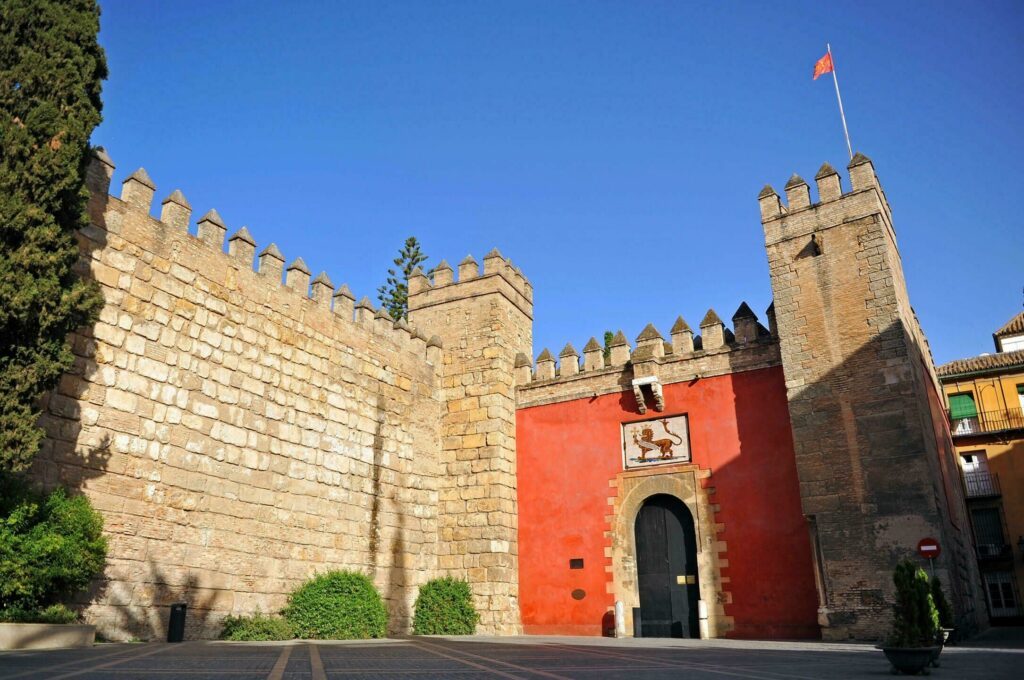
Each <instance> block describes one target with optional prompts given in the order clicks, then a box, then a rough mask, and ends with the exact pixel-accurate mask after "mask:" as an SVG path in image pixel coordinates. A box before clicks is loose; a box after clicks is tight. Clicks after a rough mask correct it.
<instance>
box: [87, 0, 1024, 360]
mask: <svg viewBox="0 0 1024 680" xmlns="http://www.w3.org/2000/svg"><path fill="white" fill-rule="evenodd" d="M101 5H102V8H103V16H102V20H101V21H102V31H101V34H100V40H101V42H102V44H103V46H104V47H105V48H106V51H107V59H108V62H109V66H110V78H109V80H108V81H107V82H106V84H105V86H104V102H105V108H104V122H103V124H102V125H101V126H100V127H99V128H98V129H97V130H96V132H95V134H94V138H93V139H94V143H96V144H101V145H103V146H105V147H107V149H108V151H109V153H110V155H111V156H112V158H113V159H114V162H115V163H116V164H117V166H118V168H117V171H116V174H115V178H114V186H115V187H117V186H119V184H120V181H121V180H122V179H123V178H124V177H126V176H127V175H128V174H130V173H131V172H132V171H133V170H135V169H136V168H137V167H139V166H144V167H145V168H146V169H147V171H148V172H149V174H150V176H151V177H152V178H153V180H154V181H155V182H156V184H157V199H158V200H157V201H155V202H156V203H159V199H161V198H163V197H164V196H166V195H167V194H169V193H170V192H171V191H172V190H173V189H175V188H180V189H182V190H183V191H184V193H185V195H186V196H187V197H188V199H189V201H190V202H191V204H192V206H193V210H194V213H193V214H194V216H195V217H198V216H199V215H201V214H202V213H203V212H205V211H206V210H208V209H209V208H211V207H212V208H216V209H217V210H218V211H219V212H220V214H221V215H222V216H223V218H224V220H225V222H227V224H228V228H229V233H231V232H233V231H234V230H235V229H237V228H238V227H240V226H242V225H247V226H248V227H249V229H250V231H251V232H252V233H253V235H254V236H255V239H256V241H257V243H258V244H259V245H258V247H259V248H262V247H263V246H265V245H266V244H268V243H270V242H271V241H273V242H276V243H277V244H278V246H279V247H280V249H281V250H282V252H283V253H284V254H285V257H286V258H287V259H288V261H289V262H290V261H291V260H292V259H294V258H295V257H297V256H301V257H302V258H303V259H304V260H305V261H306V262H307V263H308V265H309V267H310V268H311V269H312V270H313V272H314V274H315V273H316V272H319V271H320V270H326V271H327V273H328V274H329V276H330V277H331V279H332V280H333V281H334V283H335V284H336V285H339V284H341V283H342V282H347V283H348V284H349V286H350V287H351V288H352V290H353V292H354V293H355V294H356V295H357V297H361V296H363V295H367V296H369V297H370V298H371V299H372V300H374V302H376V289H377V287H378V286H379V285H380V284H381V283H383V281H384V277H385V272H386V270H387V268H388V266H390V265H391V258H393V257H394V255H395V253H396V252H397V250H398V248H399V246H400V245H401V243H402V241H403V240H404V239H405V237H406V236H409V235H415V236H417V237H418V238H419V239H420V241H421V242H422V243H423V246H424V250H425V251H426V252H427V253H428V254H429V255H430V256H431V262H430V263H431V264H436V263H437V262H438V261H439V260H440V259H441V258H445V259H447V260H448V261H449V262H451V263H453V264H455V263H456V262H458V261H459V260H460V259H462V258H463V257H464V256H465V255H466V254H467V253H473V254H474V255H476V256H477V257H478V258H480V257H481V256H482V255H483V254H484V253H486V252H487V251H488V250H490V249H491V248H492V247H495V246H497V247H498V248H499V249H500V250H501V251H502V253H503V254H505V255H506V256H508V257H510V258H512V260H513V261H514V262H515V263H516V264H517V265H518V266H520V267H521V268H522V269H523V271H524V272H525V273H526V275H527V277H528V278H530V280H531V281H532V283H533V285H534V289H535V326H534V355H535V356H536V354H538V353H540V351H541V350H542V349H543V348H544V347H549V348H550V349H551V350H552V351H553V352H555V353H557V352H558V350H560V349H561V348H562V346H563V345H564V344H565V343H566V342H567V341H571V342H572V343H573V344H574V345H575V346H576V348H577V349H578V350H579V349H582V346H583V344H584V343H586V341H587V339H588V338H589V337H590V336H591V335H595V336H598V338H600V336H601V333H602V332H603V331H604V330H606V329H611V330H618V329H622V330H623V331H624V332H625V333H626V335H627V337H629V338H630V339H631V340H632V339H633V338H635V337H636V335H637V334H638V333H639V332H640V330H641V329H642V328H643V327H644V325H645V324H647V323H648V322H653V323H654V324H655V325H656V326H657V327H658V329H659V330H661V331H662V333H663V334H666V336H667V333H668V329H669V327H670V326H671V325H672V322H673V321H674V320H675V318H676V316H677V315H679V314H682V315H683V316H684V317H685V318H686V319H687V321H689V322H690V324H691V325H693V326H696V325H697V323H699V322H700V320H701V318H702V317H703V315H704V314H705V312H706V311H707V309H708V308H709V307H713V308H714V309H715V310H716V311H717V312H718V313H719V315H720V316H721V317H723V318H725V319H728V318H731V316H732V314H733V312H734V311H735V310H736V308H737V307H738V306H739V304H740V302H741V301H744V300H746V301H747V302H748V303H749V304H750V305H751V307H752V308H753V309H754V310H755V311H756V312H757V313H758V314H760V315H761V316H762V317H763V310H764V309H765V308H766V307H767V306H768V303H769V302H770V301H771V288H770V283H769V280H768V267H767V259H766V256H765V253H764V240H763V235H762V232H761V227H760V221H759V213H758V207H757V200H756V196H757V193H758V192H759V191H760V189H761V187H762V186H763V185H764V184H765V183H766V182H768V183H772V184H773V185H774V186H775V187H776V188H777V189H778V190H779V191H780V192H781V189H782V186H783V185H784V184H785V182H786V180H787V178H788V177H789V175H790V174H791V173H793V172H798V173H800V174H801V175H802V176H804V177H805V178H807V179H808V181H810V179H811V178H812V177H813V176H814V174H815V172H816V171H817V169H818V167H819V166H820V165H821V163H822V162H823V161H826V160H827V161H829V162H831V163H832V164H833V165H835V166H836V167H837V168H841V171H842V173H843V176H844V182H845V181H846V172H845V165H846V162H847V160H848V156H847V153H846V147H845V143H844V141H843V137H842V128H841V125H840V121H839V116H838V111H837V107H836V101H835V93H834V90H833V86H832V82H831V79H819V80H818V81H816V82H812V80H811V70H812V67H813V64H814V62H815V61H816V60H817V59H818V58H819V57H820V56H821V55H822V53H823V52H824V48H825V42H826V41H831V43H832V49H833V53H834V56H835V61H836V66H837V69H838V75H839V81H840V86H841V88H842V91H843V102H844V105H845V107H846V114H847V119H848V122H849V125H850V135H851V137H852V139H853V145H854V149H855V150H861V151H863V152H864V153H866V154H867V155H868V156H870V157H871V158H872V159H873V160H874V162H875V167H876V170H877V172H878V174H879V176H880V177H881V180H882V183H883V186H884V188H885V190H886V194H887V195H888V197H889V201H890V203H891V205H892V209H893V216H894V221H895V225H896V230H897V238H898V240H899V245H900V248H901V252H902V255H903V261H904V268H905V271H906V276H907V281H908V285H909V288H910V295H911V300H912V302H913V304H914V306H915V308H916V310H917V312H918V315H919V316H920V318H921V322H922V324H923V325H924V328H925V331H926V333H927V334H928V336H929V339H930V342H931V345H932V349H933V352H934V354H935V359H936V361H938V362H943V361H947V360H950V359H953V358H956V357H960V356H968V355H973V354H977V353H980V352H984V351H992V340H991V333H992V331H994V330H995V329H996V328H997V327H999V326H1000V325H1002V324H1003V323H1004V322H1005V321H1006V320H1007V319H1008V318H1010V316H1012V315H1013V314H1015V313H1017V312H1018V311H1020V310H1021V307H1022V303H1024V294H1022V288H1024V218H1022V215H1024V212H1022V206H1021V203H1022V202H1024V192H1022V186H1024V124H1022V120H1024V118H1022V112H1024V76H1022V75H1021V74H1022V71H1024V69H1022V68H1021V67H1022V66H1024V40H1022V38H1024V4H1022V3H1020V2H985V3H976V2H963V3H948V2H930V3H923V2H898V3H893V2H856V3H836V2H822V1H820V0H818V1H817V2H810V3H796V2H787V3H754V2H735V3H725V2H721V3H719V2H714V3H683V2H562V1H548V2H507V3H506V2H407V3H403V2H380V1H375V2H347V3H341V2H298V1H296V2H288V3H278V2H227V1H218V2H180V1H179V2H164V3H154V2H138V1H137V0H116V1H115V0H110V1H106V2H101ZM116 190H117V189H115V191H116ZM193 229H194V227H193Z"/></svg>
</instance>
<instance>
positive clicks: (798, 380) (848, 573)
mask: <svg viewBox="0 0 1024 680" xmlns="http://www.w3.org/2000/svg"><path fill="white" fill-rule="evenodd" d="M850 172H851V176H852V180H853V191H851V192H850V193H847V194H843V195H839V194H838V191H839V178H838V175H837V174H836V173H835V171H834V170H833V169H832V168H831V166H822V170H821V171H819V173H818V177H817V178H816V179H817V180H818V182H819V191H820V192H821V193H822V201H821V202H820V203H817V204H814V205H811V204H810V203H809V200H808V198H807V195H808V191H807V185H806V183H805V182H804V181H803V180H801V179H800V178H799V177H798V176H794V177H793V178H792V179H791V180H790V181H789V182H788V183H787V185H786V194H787V197H788V199H789V205H788V206H786V207H783V206H781V204H780V203H779V199H778V197H777V196H776V195H775V194H774V192H770V193H769V192H767V191H765V192H762V194H761V196H760V197H759V200H760V202H761V213H762V218H763V220H762V221H763V227H764V234H765V243H766V247H767V250H768V262H769V268H770V273H771V280H772V292H773V293H774V303H773V305H772V307H771V308H769V325H770V327H771V329H772V330H771V334H774V333H775V332H777V333H778V337H779V339H780V344H781V350H782V364H783V369H784V371H785V376H786V387H787V391H788V399H789V406H790V418H791V423H792V428H793V438H794V444H795V450H796V461H797V469H798V472H799V477H800V491H801V500H802V503H803V509H804V513H805V514H806V515H807V517H808V520H809V526H810V527H811V531H812V540H814V541H815V542H816V546H815V552H816V554H817V555H818V556H820V560H819V561H818V564H817V565H816V567H817V575H818V586H819V599H820V602H821V609H820V611H819V620H820V622H821V623H822V625H823V628H822V634H823V636H824V637H825V638H826V639H833V640H835V639H846V638H851V637H852V638H860V639H871V638H878V637H881V636H882V635H884V634H885V633H886V632H887V630H888V628H889V626H890V623H891V604H890V603H891V602H892V593H893V585H892V570H893V567H894V566H895V564H896V562H897V561H898V560H900V559H902V558H905V557H910V556H911V555H913V554H914V550H915V547H916V545H917V542H918V541H919V540H920V539H921V538H924V537H926V536H927V537H932V538H936V539H938V540H939V541H940V542H941V544H942V546H943V553H942V557H941V558H940V559H939V560H936V564H935V570H936V573H937V574H938V575H939V576H940V577H941V578H942V581H943V583H944V584H947V585H948V587H949V588H950V590H951V591H952V593H953V600H954V606H955V608H956V609H957V611H958V613H959V614H960V615H961V616H963V617H964V618H963V619H962V620H963V621H964V622H968V621H972V622H973V621H974V620H975V619H976V618H977V617H978V616H979V615H980V612H981V611H984V604H983V600H982V599H981V598H980V594H979V593H978V592H977V586H976V584H977V583H978V582H979V578H978V576H977V574H976V572H975V561H974V558H973V555H972V554H971V549H970V544H971V538H970V534H969V531H970V530H969V528H968V524H967V518H966V516H965V510H964V507H963V501H962V498H961V495H960V494H959V493H958V492H957V491H956V490H954V488H953V486H952V485H956V484H958V471H957V466H956V463H955V462H954V459H953V448H952V442H951V441H950V439H949V435H948V430H947V429H946V428H945V426H944V424H943V423H944V420H945V416H944V414H943V413H942V410H941V402H940V401H939V398H938V394H939V393H940V391H939V389H938V387H937V384H936V380H935V375H934V368H933V365H932V361H931V357H930V356H929V354H928V352H927V349H926V347H927V345H926V342H925V340H924V335H923V333H922V331H921V328H920V326H919V325H918V323H917V319H916V318H915V316H914V314H913V312H912V309H911V307H910V302H909V298H908V296H907V288H906V283H905V282H904V278H903V272H902V266H901V262H900V254H899V251H898V249H897V246H896V237H895V232H894V231H893V225H892V217H891V214H890V211H889V205H888V203H887V202H886V199H885V195H884V194H883V193H882V191H881V190H880V187H879V185H878V180H877V177H876V176H875V174H874V169H873V166H872V164H871V162H870V160H868V159H867V158H866V157H864V156H862V155H860V154H858V155H857V156H855V157H854V159H853V161H852V162H851V164H850ZM701 330H702V331H705V333H706V330H705V329H704V327H703V324H702V329H701ZM736 335H737V341H740V342H742V341H744V340H745V338H744V339H743V340H741V338H740V337H739V336H740V333H739V332H737V334H736ZM705 346H708V341H707V340H706V339H705ZM943 433H945V434H944V435H943Z"/></svg>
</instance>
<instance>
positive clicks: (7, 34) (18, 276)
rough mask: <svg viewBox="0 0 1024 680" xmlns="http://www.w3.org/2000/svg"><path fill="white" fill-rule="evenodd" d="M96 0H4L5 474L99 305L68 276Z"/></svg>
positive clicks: (28, 440)
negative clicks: (76, 336)
mask: <svg viewBox="0 0 1024 680" xmlns="http://www.w3.org/2000/svg"><path fill="white" fill-rule="evenodd" d="M99 14H100V11H99V7H98V6H97V4H96V2H95V0H4V1H3V2H0V142H2V145H3V147H2V151H3V153H2V156H0V470H9V471H10V470H14V471H17V470H21V469H24V468H26V467H27V466H28V465H29V463H30V461H31V459H32V457H33V456H34V455H35V453H36V451H37V450H38V448H39V442H40V440H41V438H42V433H41V431H40V430H39V428H37V427H36V424H35V423H36V420H37V418H38V411H37V407H36V404H37V401H38V399H39V397H40V395H41V394H42V393H43V392H44V391H46V390H48V389H50V388H52V387H53V386H54V385H56V383H57V381H58V379H59V378H60V376H61V374H62V373H64V372H65V371H66V370H67V369H68V368H69V367H70V366H71V363H72V359H73V357H72V354H71V349H70V345H69V342H68V334H69V333H70V332H71V331H73V330H75V329H76V328H79V327H81V326H83V325H85V324H87V323H89V322H90V321H91V320H92V319H93V318H94V315H95V314H96V312H97V311H98V310H99V307H100V305H101V303H102V298H101V297H100V295H99V293H98V290H97V288H96V287H95V286H94V285H90V284H87V283H85V282H83V281H82V280H80V279H79V278H78V277H77V276H76V274H75V273H74V272H73V271H72V266H73V265H74V264H75V262H76V260H77V259H78V256H79V253H78V246H77V245H76V242H75V237H74V232H75V231H76V230H77V229H79V228H81V227H85V226H87V225H88V216H87V213H86V203H87V200H88V192H87V191H86V190H85V172H86V167H87V165H88V162H89V137H90V135H91V134H92V131H93V128H95V127H96V125H98V124H99V122H100V109H101V103H100V89H101V81H102V80H103V79H104V78H105V77H106V75H107V66H106V60H105V57H104V54H103V49H102V48H101V47H100V46H99V43H98V42H97V39H96V35H97V33H98V32H99Z"/></svg>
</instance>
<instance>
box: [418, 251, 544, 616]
mask: <svg viewBox="0 0 1024 680" xmlns="http://www.w3.org/2000/svg"><path fill="white" fill-rule="evenodd" d="M409 319H410V321H411V322H412V323H414V324H416V325H419V326H423V327H427V328H434V329H438V332H439V333H440V334H441V338H442V339H443V342H444V352H443V359H442V367H441V380H442V390H443V392H442V401H443V407H442V415H441V428H442V431H441V434H442V440H441V452H440V468H441V476H440V484H439V495H440V503H441V508H440V511H439V519H438V523H439V525H438V531H439V532H440V537H441V541H440V543H439V545H438V558H437V559H438V570H439V572H441V573H443V574H449V575H452V576H455V577H457V578H466V579H468V580H469V582H470V585H471V587H472V590H473V594H474V597H475V600H476V604H477V608H478V610H479V611H480V614H481V621H480V627H479V630H480V631H481V632H487V633H498V634H514V633H519V632H521V631H522V626H521V623H520V618H519V586H518V584H519V561H518V554H519V550H518V532H517V529H518V509H517V505H516V401H515V376H514V370H515V363H516V357H517V355H519V354H529V353H530V352H531V348H532V322H533V291H532V288H531V286H530V284H529V282H528V281H526V279H525V278H524V277H523V276H522V274H521V273H520V272H519V271H518V270H517V269H515V268H514V267H513V266H512V264H511V263H510V262H509V261H508V260H506V259H505V258H504V257H502V256H501V254H500V253H499V252H498V251H497V250H494V251H492V252H490V253H488V255H487V256H486V257H484V270H483V274H479V268H478V266H477V263H476V261H475V260H473V259H472V258H466V259H465V260H463V261H462V263H461V264H460V266H459V280H458V281H457V282H456V281H455V280H454V278H453V272H452V270H451V268H450V267H447V265H445V264H444V263H442V264H441V265H440V266H438V267H437V269H436V270H435V274H434V281H433V284H431V282H430V281H429V280H428V279H427V277H426V276H424V275H423V274H422V272H416V273H414V275H413V276H412V277H411V278H410V280H409Z"/></svg>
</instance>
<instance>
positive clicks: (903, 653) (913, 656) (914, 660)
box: [881, 647, 939, 675]
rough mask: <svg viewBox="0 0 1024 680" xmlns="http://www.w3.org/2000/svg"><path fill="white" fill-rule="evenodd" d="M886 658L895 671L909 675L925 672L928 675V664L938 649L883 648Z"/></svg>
mask: <svg viewBox="0 0 1024 680" xmlns="http://www.w3.org/2000/svg"><path fill="white" fill-rule="evenodd" d="M881 649H882V651H883V652H885V658H887V659H888V660H889V663H891V664H892V667H893V669H894V670H896V671H898V672H900V673H905V674H907V675H917V674H918V673H921V672H923V673H924V674H925V675H928V664H929V663H930V662H931V660H932V655H933V654H935V653H936V651H937V650H938V649H939V648H938V647H882V648H881Z"/></svg>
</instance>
